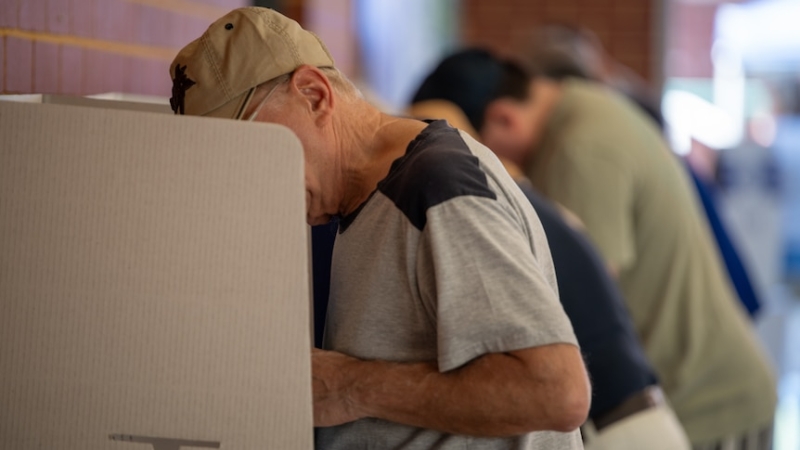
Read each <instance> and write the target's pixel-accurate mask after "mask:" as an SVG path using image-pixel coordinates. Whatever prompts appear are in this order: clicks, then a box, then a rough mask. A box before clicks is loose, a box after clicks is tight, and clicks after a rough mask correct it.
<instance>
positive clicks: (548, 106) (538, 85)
mask: <svg viewBox="0 0 800 450" xmlns="http://www.w3.org/2000/svg"><path fill="white" fill-rule="evenodd" d="M563 94H564V91H563V88H562V86H561V83H559V82H557V81H552V80H548V79H544V78H540V79H537V80H536V81H535V82H534V92H533V97H534V102H535V106H534V107H533V108H532V109H531V117H530V120H532V121H533V122H534V123H535V124H536V129H535V135H534V139H533V142H532V143H531V149H530V152H529V154H528V158H530V157H532V156H533V154H534V153H535V152H536V151H537V149H538V148H539V147H540V145H541V144H542V141H543V140H544V139H545V134H546V132H547V127H548V124H549V123H550V118H551V117H552V115H553V113H554V112H555V109H556V107H557V106H558V104H559V102H560V101H561V98H562V96H563ZM515 162H516V163H517V164H519V165H520V166H523V167H524V161H515Z"/></svg>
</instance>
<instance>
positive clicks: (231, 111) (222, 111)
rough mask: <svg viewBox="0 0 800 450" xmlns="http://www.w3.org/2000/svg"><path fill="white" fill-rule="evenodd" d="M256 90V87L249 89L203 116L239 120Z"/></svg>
mask: <svg viewBox="0 0 800 450" xmlns="http://www.w3.org/2000/svg"><path fill="white" fill-rule="evenodd" d="M255 90H256V88H252V89H248V90H247V91H245V92H244V93H243V94H241V95H239V96H238V97H236V98H234V99H232V100H231V101H229V102H227V103H225V104H224V105H222V106H220V107H219V108H217V109H214V110H211V111H209V112H207V113H206V114H203V116H204V117H219V118H222V119H235V120H239V119H241V118H242V115H243V114H244V111H245V110H246V109H247V105H248V104H250V99H251V98H253V92H255Z"/></svg>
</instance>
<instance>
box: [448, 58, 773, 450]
mask: <svg viewBox="0 0 800 450" xmlns="http://www.w3.org/2000/svg"><path fill="white" fill-rule="evenodd" d="M476 55H477V56H480V57H476ZM458 58H469V59H471V62H470V65H472V66H473V67H472V68H471V69H469V70H467V69H466V68H465V67H463V66H462V69H461V70H460V71H453V73H454V74H455V75H457V76H459V77H460V78H461V80H460V81H459V82H456V80H455V79H453V80H451V81H450V82H448V81H447V80H442V82H441V83H442V84H441V87H442V90H443V91H444V92H445V95H443V96H441V98H443V99H445V100H448V101H451V102H454V103H456V104H457V105H458V106H459V107H460V108H461V109H462V110H464V112H465V113H466V115H467V117H469V118H470V122H471V123H473V124H474V125H475V128H476V129H477V130H478V132H479V134H480V136H481V138H482V140H483V142H484V144H486V145H487V146H488V147H489V148H491V149H492V150H493V151H494V152H496V153H497V154H498V155H499V156H501V157H503V158H506V159H509V160H511V161H512V162H513V163H515V164H517V165H519V166H521V167H523V168H524V169H525V173H526V174H527V175H528V178H529V179H530V180H531V181H532V182H533V184H534V186H535V187H537V188H538V189H539V191H540V192H542V193H543V194H544V195H546V196H548V197H549V198H551V199H553V200H555V201H556V202H559V203H561V204H563V205H564V206H566V207H567V208H568V209H570V210H571V211H573V212H574V213H575V214H577V216H578V217H579V218H580V219H581V220H582V221H583V223H584V224H585V225H586V229H587V232H588V234H589V236H590V237H591V239H592V241H593V242H594V244H595V245H596V246H597V248H598V249H599V251H600V253H601V255H602V256H603V258H604V260H605V262H606V264H607V266H608V268H609V270H610V271H611V273H612V274H614V275H615V276H616V278H617V279H618V282H619V285H620V287H621V289H622V293H623V298H624V300H625V302H626V304H627V305H628V309H629V311H630V313H631V317H632V319H633V323H634V325H635V327H636V331H637V334H638V336H639V338H640V339H641V342H642V343H643V345H644V348H645V351H646V353H647V356H648V357H649V359H650V361H651V363H652V364H653V365H654V367H655V369H656V373H657V375H658V377H659V379H660V381H661V385H662V386H663V388H664V390H665V392H666V394H667V397H668V398H669V400H670V403H671V404H672V406H673V407H674V409H675V411H676V413H677V415H678V418H679V419H680V420H681V423H682V424H683V426H684V429H685V430H686V432H687V434H688V435H689V438H690V440H691V442H692V445H693V446H694V447H695V448H696V449H705V448H735V449H765V450H766V449H769V448H770V446H771V444H770V440H771V432H772V420H773V415H774V410H775V403H776V392H775V391H776V387H775V381H774V378H773V374H772V371H771V368H770V366H769V364H768V362H767V361H766V358H765V355H764V352H763V350H762V348H761V347H760V345H759V343H758V341H757V339H756V337H755V334H754V332H753V330H752V327H751V325H750V323H749V321H748V320H747V317H746V315H745V314H744V311H743V309H742V308H741V307H740V306H739V304H738V302H736V301H735V299H734V292H733V289H732V286H731V285H730V280H729V279H728V278H727V275H726V274H725V273H724V271H723V267H722V263H721V261H720V258H719V253H718V252H717V250H716V249H715V248H714V246H713V243H712V238H711V235H710V231H709V229H708V224H707V222H706V221H705V220H704V219H703V218H702V217H701V216H700V207H699V204H698V202H697V198H696V194H695V192H694V190H693V189H692V186H691V182H690V180H689V179H688V177H687V176H686V173H685V171H684V170H683V169H682V168H681V166H680V163H679V162H678V161H677V160H676V159H675V158H674V157H673V155H672V153H671V152H670V150H669V149H668V148H667V146H666V144H665V142H664V140H663V139H662V137H661V134H660V131H659V129H658V127H657V126H656V125H655V124H654V123H653V122H652V121H651V120H650V119H648V118H647V117H646V116H644V115H643V114H642V113H641V112H640V111H639V109H638V108H636V107H635V106H634V105H632V104H631V103H630V102H629V101H627V100H626V99H625V98H623V97H622V96H620V95H619V94H617V93H615V92H614V91H612V90H611V89H609V88H607V87H604V86H602V85H600V84H597V83H592V82H587V81H584V80H579V79H568V80H565V81H562V82H556V81H554V80H551V79H547V78H544V77H537V76H531V75H529V74H528V73H526V71H525V70H523V69H522V68H521V67H520V66H518V65H515V64H513V63H510V62H508V61H500V60H498V59H497V58H495V57H493V56H491V55H489V54H488V53H486V52H480V51H464V52H462V53H459V54H457V55H454V56H452V57H451V60H453V59H458Z"/></svg>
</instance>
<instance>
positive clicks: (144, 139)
mask: <svg viewBox="0 0 800 450" xmlns="http://www.w3.org/2000/svg"><path fill="white" fill-rule="evenodd" d="M306 233H307V227H306V225H305V191H304V187H303V161H302V151H301V148H300V144H299V142H298V140H297V138H296V137H295V136H294V135H293V134H292V133H291V132H289V131H288V130H287V129H285V128H282V127H279V126H270V125H263V124H247V123H240V122H234V121H226V120H215V119H203V118H193V117H174V116H168V115H163V114H154V113H141V112H125V111H111V110H101V109H95V108H86V107H72V106H61V105H37V104H17V103H6V102H0V448H3V449H15V450H24V449H34V448H36V449H39V448H48V449H81V450H91V449H109V450H150V449H155V450H167V449H178V448H222V449H310V448H312V446H313V443H312V439H313V436H312V433H313V432H312V406H311V377H310V348H311V344H310V341H309V330H308V324H309V301H308V299H309V293H308V261H307V258H308V248H307V234H306Z"/></svg>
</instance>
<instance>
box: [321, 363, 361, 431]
mask: <svg viewBox="0 0 800 450" xmlns="http://www.w3.org/2000/svg"><path fill="white" fill-rule="evenodd" d="M356 361H357V360H356V359H355V358H352V357H349V356H347V355H344V354H342V353H338V352H332V351H325V350H318V349H313V351H312V353H311V379H312V387H313V391H314V426H317V427H330V426H334V425H341V424H343V423H347V422H352V421H354V420H357V419H360V418H362V417H363V416H361V415H359V414H358V413H357V412H356V411H355V409H356V408H355V406H354V405H353V402H352V401H351V400H350V399H349V398H348V394H349V390H350V389H351V388H352V377H351V376H350V375H349V374H350V370H351V368H352V366H353V363H354V362H356Z"/></svg>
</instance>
